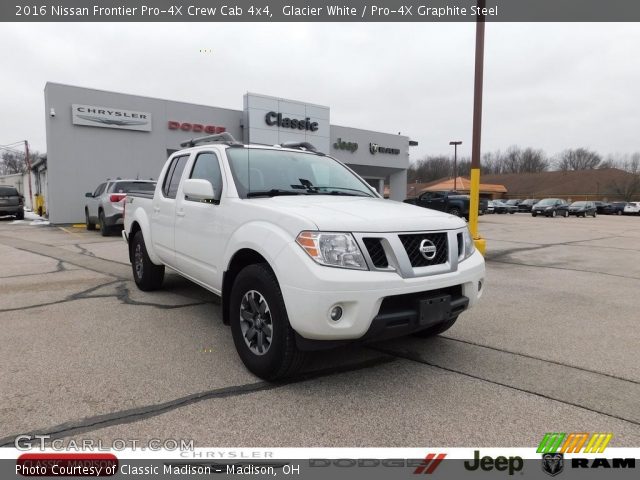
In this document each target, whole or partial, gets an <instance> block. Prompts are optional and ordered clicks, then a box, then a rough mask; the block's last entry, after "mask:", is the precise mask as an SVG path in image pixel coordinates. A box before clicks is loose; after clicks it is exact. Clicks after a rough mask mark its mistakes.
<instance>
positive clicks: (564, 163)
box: [557, 148, 602, 172]
mask: <svg viewBox="0 0 640 480" xmlns="http://www.w3.org/2000/svg"><path fill="white" fill-rule="evenodd" d="M600 162H602V157H601V156H600V155H599V154H598V153H597V152H594V151H591V150H587V149H586V148H576V149H569V150H565V151H564V152H562V153H561V154H560V158H559V159H558V163H557V167H558V170H562V171H564V172H566V171H568V170H592V169H594V168H598V165H600Z"/></svg>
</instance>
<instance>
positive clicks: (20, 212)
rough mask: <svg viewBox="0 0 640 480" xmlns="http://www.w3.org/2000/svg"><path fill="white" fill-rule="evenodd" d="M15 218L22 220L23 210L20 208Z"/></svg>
mask: <svg viewBox="0 0 640 480" xmlns="http://www.w3.org/2000/svg"><path fill="white" fill-rule="evenodd" d="M16 220H24V210H20V211H18V212H17V213H16Z"/></svg>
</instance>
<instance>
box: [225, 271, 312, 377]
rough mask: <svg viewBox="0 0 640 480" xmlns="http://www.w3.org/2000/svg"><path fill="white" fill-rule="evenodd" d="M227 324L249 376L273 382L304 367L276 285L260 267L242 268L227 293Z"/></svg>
mask: <svg viewBox="0 0 640 480" xmlns="http://www.w3.org/2000/svg"><path fill="white" fill-rule="evenodd" d="M230 320H231V333H232V335H233V342H234V344H235V346H236V350H237V351H238V355H239V356H240V359H241V360H242V362H243V363H244V365H245V366H246V367H247V369H249V371H251V372H252V373H253V374H255V375H257V376H258V377H260V378H263V379H265V380H277V379H280V378H284V377H288V376H291V375H293V374H295V373H296V372H297V371H298V370H300V368H301V367H302V365H303V363H304V357H305V355H304V352H302V351H300V350H298V348H297V346H296V341H295V340H296V339H295V332H294V330H293V328H291V324H290V323H289V317H288V316H287V309H286V307H285V304H284V299H283V298H282V293H281V291H280V286H279V285H278V281H277V279H276V277H275V275H274V274H273V272H272V271H271V269H270V268H269V266H268V265H266V264H264V263H259V264H255V265H249V266H247V267H245V268H244V269H243V270H242V271H241V272H240V273H239V274H238V276H237V277H236V280H235V282H234V284H233V288H232V290H231V301H230Z"/></svg>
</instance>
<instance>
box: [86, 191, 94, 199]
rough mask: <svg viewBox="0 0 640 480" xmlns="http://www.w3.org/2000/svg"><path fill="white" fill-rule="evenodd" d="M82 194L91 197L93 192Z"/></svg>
mask: <svg viewBox="0 0 640 480" xmlns="http://www.w3.org/2000/svg"><path fill="white" fill-rule="evenodd" d="M84 196H85V197H87V198H93V193H91V192H87V193H85V194H84Z"/></svg>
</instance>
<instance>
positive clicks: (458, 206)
mask: <svg viewBox="0 0 640 480" xmlns="http://www.w3.org/2000/svg"><path fill="white" fill-rule="evenodd" d="M404 202H405V203H410V204H412V205H417V206H419V207H424V208H431V209H432V210H440V211H441V212H447V213H450V214H451V215H456V216H457V217H464V218H466V219H467V220H468V219H469V203H470V198H469V195H462V194H460V193H458V192H454V191H450V192H446V191H438V192H424V193H423V194H421V195H420V196H418V197H417V198H407V199H406V200H405V201H404ZM487 206H488V201H487V200H486V199H485V198H481V199H480V205H479V208H478V213H480V214H482V213H484V212H486V211H487Z"/></svg>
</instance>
